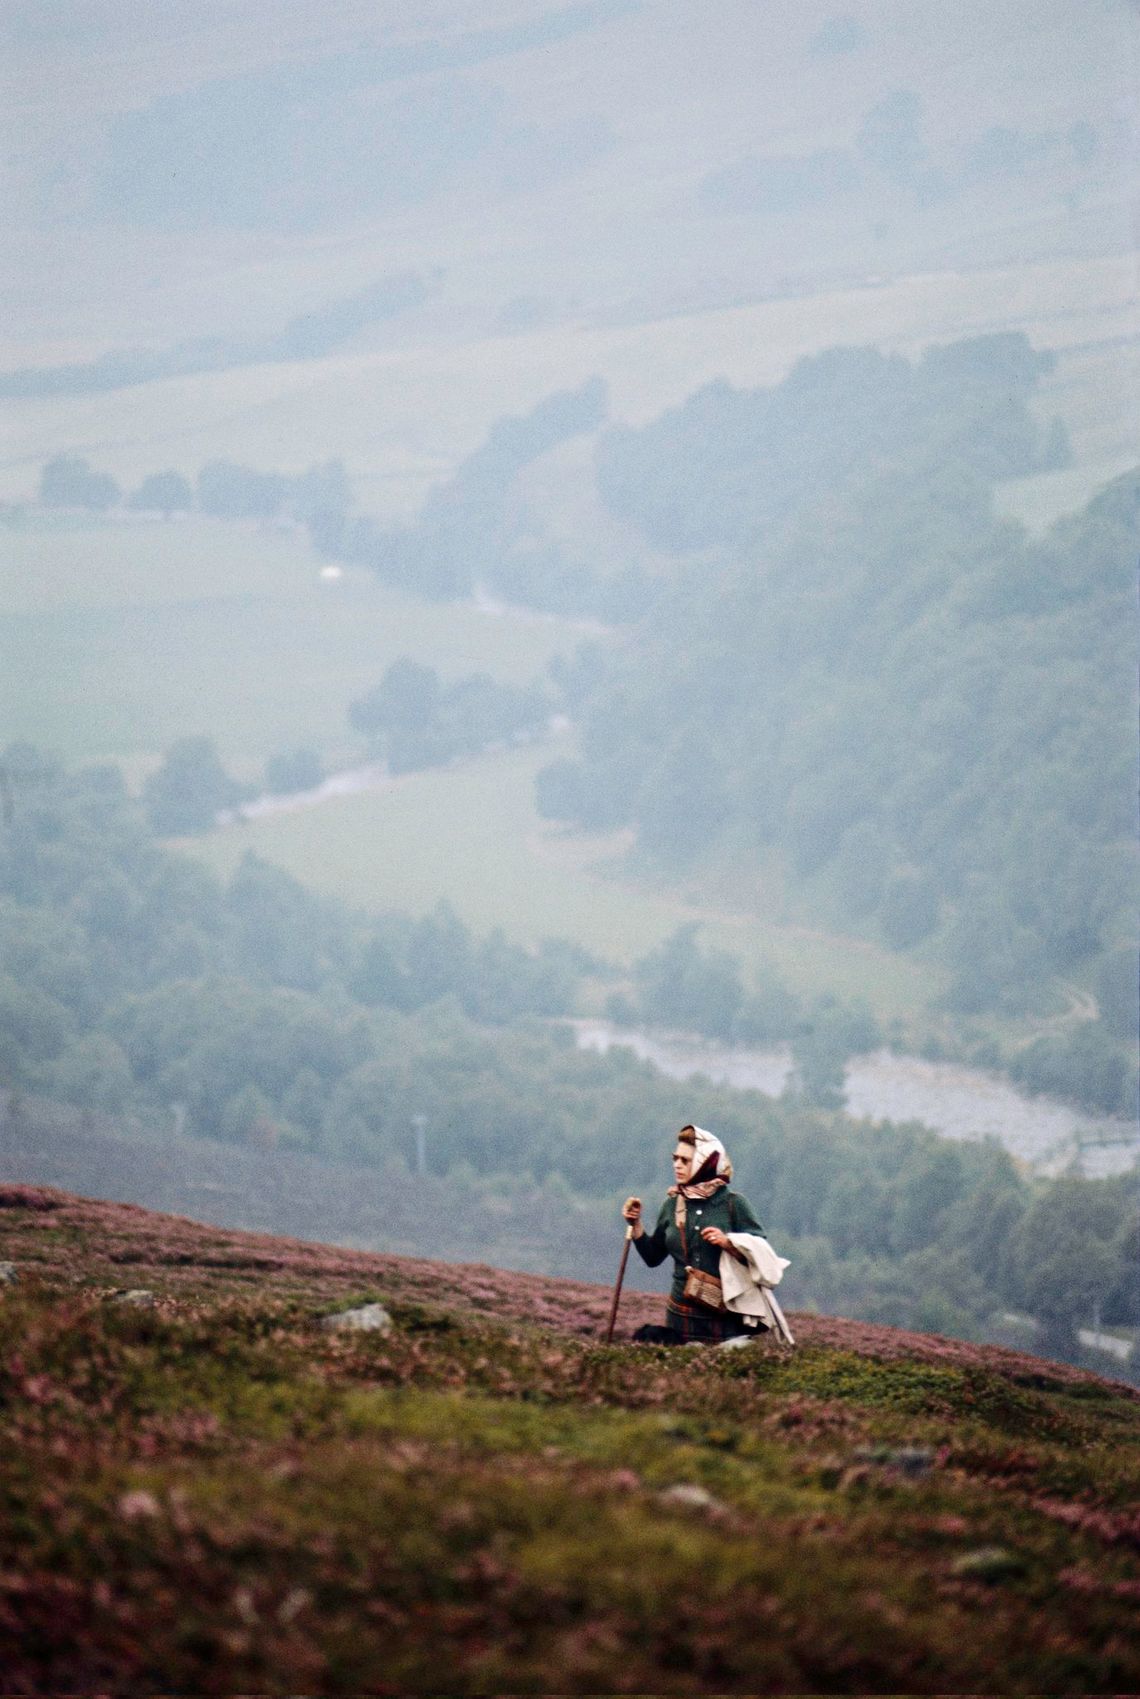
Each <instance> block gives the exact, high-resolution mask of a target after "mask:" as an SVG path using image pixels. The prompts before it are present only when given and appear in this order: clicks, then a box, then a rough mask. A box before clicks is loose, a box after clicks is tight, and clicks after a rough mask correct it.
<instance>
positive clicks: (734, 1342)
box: [717, 1333, 756, 1351]
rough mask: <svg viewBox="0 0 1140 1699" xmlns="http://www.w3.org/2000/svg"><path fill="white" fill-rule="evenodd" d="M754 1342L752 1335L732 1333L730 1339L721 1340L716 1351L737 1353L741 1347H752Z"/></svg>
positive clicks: (754, 1337) (754, 1338) (753, 1335)
mask: <svg viewBox="0 0 1140 1699" xmlns="http://www.w3.org/2000/svg"><path fill="white" fill-rule="evenodd" d="M755 1341H756V1335H755V1334H754V1333H734V1334H733V1335H732V1338H731V1339H722V1340H721V1342H720V1344H719V1345H718V1346H717V1350H718V1351H739V1350H740V1349H741V1347H742V1346H745V1345H753V1344H755Z"/></svg>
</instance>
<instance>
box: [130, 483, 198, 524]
mask: <svg viewBox="0 0 1140 1699" xmlns="http://www.w3.org/2000/svg"><path fill="white" fill-rule="evenodd" d="M127 506H128V507H129V508H131V509H132V510H133V511H134V512H135V513H161V514H162V517H163V518H164V519H169V518H170V515H171V514H172V513H189V512H190V509H191V508H192V507H193V506H194V491H193V490H192V489H191V488H190V485H189V484H188V483H187V481H186V479H185V478H184V477H183V476H182V474H181V472H152V473H151V474H150V476H149V478H144V479H143V481H142V483H141V484H140V485H139V487H138V489H137V490H135V492H134V494H133V495H131V496H128V498H127Z"/></svg>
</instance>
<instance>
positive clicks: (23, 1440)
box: [0, 1185, 1140, 1694]
mask: <svg viewBox="0 0 1140 1699" xmlns="http://www.w3.org/2000/svg"><path fill="white" fill-rule="evenodd" d="M0 1257H3V1258H4V1259H5V1263H4V1267H5V1270H6V1272H7V1275H8V1278H9V1283H8V1284H5V1285H4V1286H3V1287H0V1439H2V1442H3V1449H4V1456H5V1463H6V1467H5V1470H4V1472H3V1477H2V1479H0V1511H2V1514H0V1662H2V1663H3V1666H4V1671H5V1681H6V1685H7V1686H8V1688H9V1690H10V1691H12V1692H16V1693H26V1694H34V1693H49V1692H61V1691H66V1692H90V1691H94V1690H96V1689H98V1690H103V1689H111V1690H114V1691H115V1692H124V1693H135V1692H139V1693H141V1692H151V1691H171V1690H177V1691H194V1692H200V1691H211V1692H212V1691H226V1692H261V1691H276V1690H278V1689H285V1688H288V1689H289V1690H293V1689H295V1688H296V1687H297V1686H298V1685H303V1686H304V1687H305V1688H306V1690H308V1691H314V1692H316V1691H319V1692H322V1693H342V1692H343V1693H355V1692H361V1691H369V1692H375V1691H387V1690H389V1689H391V1690H392V1691H399V1692H408V1691H417V1692H418V1691H425V1692H426V1691H432V1692H435V1691H440V1692H442V1691H447V1692H454V1693H483V1692H488V1691H495V1692H529V1691H535V1692H545V1691H547V1690H549V1688H550V1687H551V1685H552V1678H556V1682H557V1685H558V1687H559V1689H560V1690H561V1691H567V1692H588V1693H597V1692H637V1693H643V1692H670V1693H672V1692H677V1693H701V1692H711V1693H725V1692H757V1691H763V1692H785V1693H799V1692H860V1693H878V1692H882V1693H895V1692H907V1693H927V1692H928V1693H948V1692H987V1693H992V1692H998V1693H1005V1692H1039V1693H1040V1692H1049V1693H1052V1692H1082V1693H1092V1692H1098V1693H1099V1692H1104V1693H1113V1692H1116V1693H1120V1692H1131V1691H1134V1690H1135V1687H1136V1684H1137V1677H1138V1675H1140V1668H1138V1665H1137V1658H1136V1646H1135V1640H1134V1637H1130V1636H1129V1635H1128V1633H1127V1629H1126V1623H1127V1620H1128V1613H1129V1611H1130V1609H1131V1607H1132V1606H1133V1605H1134V1603H1135V1600H1136V1597H1137V1592H1138V1590H1140V1576H1138V1573H1137V1562H1136V1548H1137V1538H1138V1532H1140V1530H1138V1526H1137V1516H1136V1504H1137V1497H1138V1490H1140V1482H1138V1477H1137V1462H1138V1459H1137V1449H1136V1447H1137V1433H1138V1428H1137V1423H1136V1399H1137V1393H1136V1392H1135V1390H1134V1389H1130V1388H1127V1387H1123V1386H1121V1385H1119V1384H1117V1383H1112V1382H1109V1381H1106V1380H1103V1379H1100V1378H1098V1377H1096V1376H1093V1375H1089V1374H1086V1373H1082V1372H1079V1371H1077V1370H1075V1369H1066V1368H1063V1367H1061V1366H1059V1365H1056V1364H1050V1363H1047V1362H1044V1361H1042V1360H1041V1359H1040V1358H1035V1357H1030V1356H1026V1355H1023V1354H1019V1353H1015V1352H1011V1351H1004V1350H998V1349H995V1348H993V1347H979V1346H972V1345H963V1344H955V1343H954V1342H952V1341H949V1340H946V1339H935V1338H930V1337H923V1336H921V1335H918V1334H914V1333H902V1332H897V1331H895V1330H893V1329H890V1328H885V1327H876V1326H871V1325H867V1324H856V1323H851V1322H843V1321H837V1320H832V1319H827V1318H823V1317H815V1316H810V1315H798V1314H793V1315H792V1321H793V1325H794V1328H795V1330H796V1336H797V1345H796V1347H795V1349H794V1350H792V1351H788V1350H782V1349H780V1348H779V1347H776V1346H773V1345H771V1344H770V1343H767V1342H758V1343H756V1344H753V1345H750V1346H749V1347H748V1348H747V1349H746V1350H742V1351H730V1352H725V1351H715V1350H711V1351H701V1350H697V1351H691V1350H689V1351H666V1350H662V1349H660V1348H653V1347H648V1348H647V1347H638V1346H633V1345H631V1344H629V1343H628V1335H629V1332H630V1330H631V1329H632V1327H633V1326H634V1325H635V1324H636V1323H637V1322H638V1321H641V1320H644V1319H648V1318H650V1317H651V1316H653V1315H655V1314H656V1313H658V1311H659V1300H655V1299H649V1298H647V1297H638V1296H636V1295H630V1296H629V1297H628V1298H627V1300H626V1307H625V1310H624V1312H623V1316H622V1319H621V1325H620V1329H619V1332H618V1335H617V1339H616V1341H615V1343H614V1344H613V1345H612V1346H610V1347H607V1346H605V1345H603V1344H601V1343H600V1342H599V1333H600V1332H601V1330H602V1328H603V1325H604V1317H605V1313H606V1309H607V1298H608V1293H607V1291H606V1289H605V1288H604V1287H599V1286H596V1285H589V1286H588V1285H582V1284H577V1283H573V1282H570V1281H557V1280H551V1279H549V1278H545V1279H540V1278H536V1277H533V1276H525V1275H517V1274H515V1275H512V1274H505V1273H503V1272H502V1271H500V1270H497V1269H493V1268H487V1267H470V1266H468V1267H462V1266H455V1265H451V1266H449V1265H447V1264H445V1263H441V1262H438V1261H436V1262H423V1261H413V1260H409V1259H404V1258H399V1257H393V1256H375V1255H367V1254H363V1253H353V1252H348V1251H342V1250H335V1249H332V1248H329V1247H325V1246H320V1245H305V1244H298V1243H297V1242H295V1241H289V1240H283V1239H274V1238H269V1237H266V1236H263V1235H254V1234H248V1233H229V1232H220V1231H219V1230H217V1229H216V1228H206V1227H201V1226H198V1225H197V1224H195V1223H193V1222H189V1221H186V1220H178V1219H175V1218H172V1217H170V1216H160V1215H154V1214H151V1213H148V1212H146V1211H143V1210H139V1209H133V1208H129V1207H126V1206H123V1205H116V1204H97V1203H92V1202H89V1201H87V1200H84V1199H81V1198H77V1197H74V1196H69V1195H68V1194H66V1193H63V1192H60V1191H58V1190H48V1189H44V1188H35V1187H23V1186H11V1185H5V1186H2V1187H0ZM376 1304H380V1305H381V1306H382V1307H383V1316H384V1321H383V1323H382V1324H381V1325H380V1326H378V1327H377V1328H375V1329H374V1330H373V1331H363V1330H359V1329H346V1328H345V1327H344V1326H343V1320H344V1318H345V1316H346V1313H351V1312H353V1311H358V1310H360V1309H361V1308H362V1307H365V1306H369V1305H376ZM375 1319H377V1320H379V1318H375ZM338 1323H340V1324H341V1325H337V1324H338ZM695 1576H699V1594H698V1596H696V1597H694V1577H695ZM679 1600H681V1601H684V1602H683V1603H682V1604H680V1605H679V1604H678V1601H679Z"/></svg>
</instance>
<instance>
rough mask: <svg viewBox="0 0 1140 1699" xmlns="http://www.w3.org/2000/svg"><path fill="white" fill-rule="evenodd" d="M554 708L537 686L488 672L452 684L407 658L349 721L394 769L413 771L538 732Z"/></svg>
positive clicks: (357, 705)
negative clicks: (508, 680) (515, 682)
mask: <svg viewBox="0 0 1140 1699" xmlns="http://www.w3.org/2000/svg"><path fill="white" fill-rule="evenodd" d="M550 710H551V704H550V701H549V699H548V698H547V697H546V696H545V695H544V693H543V692H542V691H541V690H540V689H538V688H537V687H535V686H530V687H521V686H517V685H509V684H497V683H496V682H495V680H494V679H492V678H490V677H489V676H488V675H487V674H486V673H473V674H471V675H470V676H469V677H467V678H463V679H459V680H457V682H456V683H454V684H445V683H444V682H443V681H442V680H441V678H440V676H439V674H438V673H437V672H436V670H435V668H434V667H430V666H425V665H424V664H423V663H421V662H419V661H413V660H410V659H408V658H407V657H403V658H402V659H400V660H398V661H393V663H392V665H391V666H390V667H389V668H388V670H387V672H386V673H385V674H384V677H383V678H382V679H381V680H380V683H379V684H378V685H377V686H376V687H375V688H374V689H373V690H370V691H369V692H368V693H367V695H365V696H362V697H359V698H357V700H356V701H354V702H352V703H351V704H350V706H349V710H348V718H349V722H350V723H351V725H352V726H353V727H354V728H355V730H357V731H358V732H361V733H362V734H363V735H364V736H365V737H366V738H367V739H368V741H369V744H370V746H371V748H372V750H373V752H374V754H376V755H378V756H382V757H383V758H384V759H385V760H386V761H387V764H388V768H389V771H391V772H393V773H408V772H414V771H416V770H418V769H420V768H423V767H436V766H440V765H442V764H444V763H446V762H448V761H453V760H456V759H458V758H459V757H462V756H465V755H476V754H478V753H480V752H481V751H482V750H485V749H489V748H492V747H494V746H495V745H498V744H508V743H517V742H519V741H520V740H521V739H524V738H528V737H533V736H535V735H536V734H537V733H539V732H540V731H541V730H542V729H543V728H544V727H545V725H546V723H547V721H548V719H549V717H550Z"/></svg>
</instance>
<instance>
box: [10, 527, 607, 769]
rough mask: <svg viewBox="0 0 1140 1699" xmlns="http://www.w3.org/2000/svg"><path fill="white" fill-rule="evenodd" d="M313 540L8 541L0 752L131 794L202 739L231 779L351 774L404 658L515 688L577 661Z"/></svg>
mask: <svg viewBox="0 0 1140 1699" xmlns="http://www.w3.org/2000/svg"><path fill="white" fill-rule="evenodd" d="M320 565H321V563H320V561H319V560H318V559H317V558H316V556H315V555H314V554H313V552H312V550H311V549H310V547H309V545H308V542H307V540H306V539H305V538H304V537H303V536H302V535H300V534H298V533H295V532H287V531H274V530H259V529H247V528H245V527H243V526H240V525H233V524H229V525H227V524H223V523H221V522H213V521H209V520H200V519H193V520H185V521H175V522H172V523H169V524H164V523H163V522H162V521H154V522H153V523H139V524H125V523H124V524H111V523H106V524H100V523H89V524H82V523H78V522H77V523H75V524H62V523H61V524H55V525H43V524H39V523H32V522H29V523H27V524H25V525H24V526H22V527H19V528H17V527H13V526H9V527H8V528H7V529H5V530H4V531H2V532H0V616H2V617H3V619H4V628H5V633H6V636H5V643H4V656H3V665H2V667H0V746H3V744H5V743H7V742H9V741H10V740H12V739H14V738H26V739H28V740H30V741H32V742H34V743H36V744H38V745H40V746H42V747H44V748H47V749H51V750H54V751H56V752H57V753H59V754H60V755H62V756H63V757H64V758H65V759H67V760H69V761H77V762H79V761H92V760H115V761H119V762H121V763H122V764H123V766H124V769H125V770H126V771H127V772H128V774H130V775H131V777H132V778H137V777H138V776H139V774H140V773H142V772H145V771H146V770H147V769H148V768H150V767H153V766H154V765H155V764H156V763H157V761H158V760H159V759H160V757H161V755H162V752H163V751H164V750H165V749H166V748H167V747H169V745H170V743H171V742H172V741H173V740H174V739H175V738H179V737H185V736H188V735H193V734H198V733H207V734H209V735H210V736H212V737H214V738H215V739H216V741H217V743H218V747H219V749H220V751H221V753H222V756H223V759H224V760H225V761H226V762H227V763H228V764H229V765H230V767H231V768H232V769H233V771H234V772H236V773H237V774H238V775H239V776H242V777H248V778H254V777H256V776H257V775H258V774H259V773H260V770H261V768H262V766H263V765H264V763H265V761H266V759H267V758H268V757H269V756H271V755H273V754H274V753H276V752H279V751H282V750H286V749H289V748H293V747H297V746H299V745H309V746H312V747H314V748H316V749H317V750H318V751H319V752H320V753H321V754H322V755H323V756H324V757H325V758H326V759H327V760H330V761H336V762H341V761H346V760H351V759H354V758H359V756H360V754H361V751H360V749H359V747H358V744H357V743H356V741H355V740H354V737H353V734H352V733H351V731H350V728H349V726H348V723H347V721H346V718H345V713H346V709H347V707H348V703H349V702H350V700H351V699H352V698H353V697H354V696H358V695H360V694H361V693H362V692H364V691H365V690H368V689H369V688H371V687H372V686H373V685H374V684H376V683H377V682H378V681H379V679H380V677H381V676H382V674H383V673H384V671H385V669H386V668H387V667H388V666H389V665H390V663H391V662H392V661H394V660H395V659H396V658H397V657H398V656H400V655H412V656H414V657H415V658H416V659H417V660H420V661H424V662H428V663H430V664H431V665H433V666H435V667H436V668H437V669H438V670H439V671H440V672H441V673H442V674H444V675H445V676H446V677H448V678H456V677H460V676H462V675H465V674H469V673H472V672H476V671H483V672H488V673H490V674H491V675H492V676H493V677H495V678H497V679H499V680H502V681H503V682H510V683H523V682H526V681H529V680H530V679H533V678H534V677H536V676H537V675H539V674H541V673H542V672H543V671H544V669H545V667H546V665H547V662H548V661H549V659H550V657H551V656H552V655H553V654H554V653H556V652H559V651H565V650H568V649H570V648H572V647H573V645H574V644H575V642H576V641H577V640H578V634H577V633H576V632H575V631H574V630H573V628H572V627H570V626H569V625H566V624H557V623H555V622H554V621H550V620H543V619H539V618H532V617H528V616H526V615H522V614H520V615H517V616H515V615H509V614H504V615H499V616H492V615H488V614H485V613H481V612H478V611H477V610H476V609H474V608H471V607H459V606H448V605H443V604H437V603H430V602H423V601H419V600H417V599H415V598H412V597H408V596H403V595H400V594H399V593H397V592H395V591H393V590H388V589H385V588H383V587H381V586H380V585H379V584H378V583H377V581H376V580H375V579H374V578H373V577H372V576H371V574H369V573H367V572H363V571H351V570H349V571H346V572H345V573H344V576H343V577H342V578H340V579H338V580H336V581H335V582H328V581H325V580H322V579H321V577H320Z"/></svg>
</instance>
